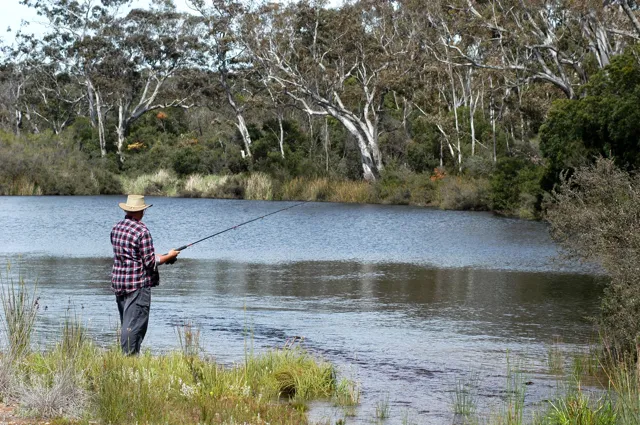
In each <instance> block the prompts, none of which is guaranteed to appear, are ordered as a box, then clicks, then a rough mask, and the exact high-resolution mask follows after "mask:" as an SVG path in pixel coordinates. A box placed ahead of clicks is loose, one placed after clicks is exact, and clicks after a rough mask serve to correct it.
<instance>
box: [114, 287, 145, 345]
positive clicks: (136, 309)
mask: <svg viewBox="0 0 640 425" xmlns="http://www.w3.org/2000/svg"><path fill="white" fill-rule="evenodd" d="M116 303H117V304H118V312H119V313H120V325H121V334H120V345H121V346H122V352H123V353H125V354H127V355H132V354H138V353H139V352H140V345H141V344H142V340H143V339H144V336H145V334H146V333H147V326H148V325H149V309H150V308H151V288H140V289H137V290H135V291H133V292H130V293H128V294H125V295H116Z"/></svg>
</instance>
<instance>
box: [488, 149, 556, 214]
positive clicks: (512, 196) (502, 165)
mask: <svg viewBox="0 0 640 425" xmlns="http://www.w3.org/2000/svg"><path fill="white" fill-rule="evenodd" d="M543 172H544V169H543V168H542V167H539V166H536V165H534V164H532V163H531V162H530V161H527V160H526V159H523V158H504V159H501V160H500V161H498V164H497V165H496V170H495V172H494V173H493V175H492V176H491V196H490V197H491V208H492V209H493V210H495V211H499V212H502V213H506V214H516V215H519V216H522V217H527V218H533V217H534V216H535V215H536V213H537V211H539V209H540V208H539V206H540V202H541V200H542V188H541V186H540V182H541V179H542V175H543Z"/></svg>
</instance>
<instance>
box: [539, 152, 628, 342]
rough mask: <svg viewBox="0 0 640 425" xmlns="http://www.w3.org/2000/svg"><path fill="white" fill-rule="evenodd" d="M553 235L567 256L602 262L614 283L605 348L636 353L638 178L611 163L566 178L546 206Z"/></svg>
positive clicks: (604, 325) (604, 324) (605, 308)
mask: <svg viewBox="0 0 640 425" xmlns="http://www.w3.org/2000/svg"><path fill="white" fill-rule="evenodd" d="M545 206H546V209H547V212H546V218H547V220H548V221H549V223H550V225H551V227H550V230H551V235H552V236H553V238H554V239H555V240H556V241H558V242H559V243H560V244H561V246H562V247H563V248H565V249H566V251H567V255H569V256H572V257H574V258H579V259H583V260H587V261H594V262H596V263H598V264H600V265H601V266H602V267H603V268H604V270H605V271H606V272H607V273H608V274H609V276H610V278H611V281H610V283H609V285H608V286H607V288H606V290H605V295H604V298H603V302H602V309H601V318H600V326H601V331H602V333H603V336H604V339H605V343H606V345H607V346H608V347H609V348H611V349H612V350H613V351H614V352H616V353H620V354H626V353H635V352H636V350H637V343H638V341H639V339H638V338H640V275H639V274H638V263H639V262H640V220H639V219H638V211H640V178H639V177H638V176H631V175H630V174H629V173H627V172H625V171H623V170H621V169H619V168H618V167H616V165H615V164H614V162H613V161H612V160H609V159H602V158H600V159H598V160H597V162H596V163H595V164H594V165H591V166H587V167H580V168H578V169H576V171H575V174H574V175H573V176H571V177H569V178H563V179H562V180H561V182H560V184H559V185H558V187H557V189H556V190H555V191H554V192H553V193H552V194H551V196H550V198H549V199H548V200H547V202H546V203H545Z"/></svg>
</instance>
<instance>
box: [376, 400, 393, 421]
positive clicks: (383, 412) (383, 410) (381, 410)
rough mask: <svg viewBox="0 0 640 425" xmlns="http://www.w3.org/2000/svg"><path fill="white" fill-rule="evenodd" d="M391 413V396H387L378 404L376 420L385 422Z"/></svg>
mask: <svg viewBox="0 0 640 425" xmlns="http://www.w3.org/2000/svg"><path fill="white" fill-rule="evenodd" d="M390 413H391V409H390V407H389V395H388V394H387V395H386V396H384V397H383V398H382V399H380V400H378V401H377V403H376V419H378V420H385V419H388V418H389V416H390Z"/></svg>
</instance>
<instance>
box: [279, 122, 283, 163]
mask: <svg viewBox="0 0 640 425" xmlns="http://www.w3.org/2000/svg"><path fill="white" fill-rule="evenodd" d="M278 125H279V126H280V138H279V140H278V142H279V143H280V155H282V159H284V127H283V126H282V114H278Z"/></svg>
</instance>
